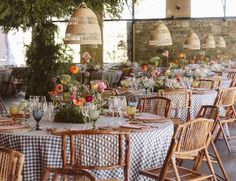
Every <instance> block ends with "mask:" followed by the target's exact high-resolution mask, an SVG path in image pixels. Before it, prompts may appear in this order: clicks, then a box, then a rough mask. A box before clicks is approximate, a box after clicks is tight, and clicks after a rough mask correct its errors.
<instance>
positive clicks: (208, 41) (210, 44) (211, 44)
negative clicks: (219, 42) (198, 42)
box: [202, 35, 216, 48]
mask: <svg viewBox="0 0 236 181" xmlns="http://www.w3.org/2000/svg"><path fill="white" fill-rule="evenodd" d="M215 47H216V45H215V40H214V37H213V36H212V35H207V36H206V37H205V39H204V40H203V44H202V48H215Z"/></svg>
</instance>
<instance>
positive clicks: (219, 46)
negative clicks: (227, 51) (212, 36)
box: [216, 36, 226, 48]
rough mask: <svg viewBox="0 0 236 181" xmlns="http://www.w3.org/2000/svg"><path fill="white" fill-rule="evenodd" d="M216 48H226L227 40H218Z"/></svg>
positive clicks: (220, 38) (221, 38)
mask: <svg viewBox="0 0 236 181" xmlns="http://www.w3.org/2000/svg"><path fill="white" fill-rule="evenodd" d="M216 47H218V48H226V43H225V40H224V38H223V37H222V36H219V37H217V38H216Z"/></svg>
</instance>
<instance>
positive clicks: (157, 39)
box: [149, 21, 173, 46]
mask: <svg viewBox="0 0 236 181" xmlns="http://www.w3.org/2000/svg"><path fill="white" fill-rule="evenodd" d="M149 45H154V46H169V45H173V43H172V39H171V34H170V32H169V30H168V28H167V27H166V25H165V24H164V23H163V22H162V21H158V23H157V25H156V26H155V27H154V29H153V30H152V31H151V34H150V40H149Z"/></svg>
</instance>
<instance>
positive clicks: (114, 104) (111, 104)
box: [108, 97, 117, 119]
mask: <svg viewBox="0 0 236 181" xmlns="http://www.w3.org/2000/svg"><path fill="white" fill-rule="evenodd" d="M108 107H109V110H110V111H111V113H112V119H114V114H115V112H116V110H117V99H116V97H110V98H109V100H108Z"/></svg>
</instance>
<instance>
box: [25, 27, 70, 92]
mask: <svg viewBox="0 0 236 181" xmlns="http://www.w3.org/2000/svg"><path fill="white" fill-rule="evenodd" d="M56 29H57V27H56V26H55V25H54V24H52V23H47V24H42V25H37V26H36V27H35V28H34V29H33V37H32V42H31V44H30V46H28V49H27V53H26V56H27V65H28V81H27V96H28V95H48V90H51V89H52V86H53V85H52V78H53V77H55V75H56V74H58V73H60V72H63V71H64V70H63V69H65V68H64V67H66V66H60V64H61V63H70V62H71V61H72V57H70V56H68V55H67V54H66V52H65V51H66V49H65V47H64V46H62V45H61V44H55V42H54V32H55V31H56Z"/></svg>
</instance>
